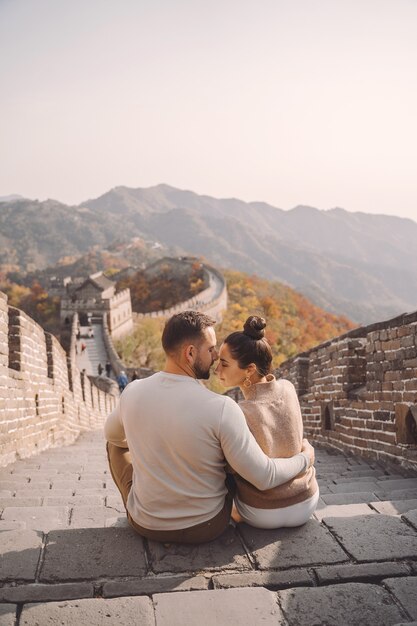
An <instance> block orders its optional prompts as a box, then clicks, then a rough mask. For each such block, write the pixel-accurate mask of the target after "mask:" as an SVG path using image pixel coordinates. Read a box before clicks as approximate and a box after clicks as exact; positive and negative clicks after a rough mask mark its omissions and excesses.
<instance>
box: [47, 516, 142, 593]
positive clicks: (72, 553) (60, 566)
mask: <svg viewBox="0 0 417 626" xmlns="http://www.w3.org/2000/svg"><path fill="white" fill-rule="evenodd" d="M145 571H146V564H145V554H144V547H143V541H142V538H141V537H140V536H139V535H138V534H137V533H135V531H134V530H132V529H131V528H88V529H85V530H78V529H74V530H71V529H68V530H57V531H52V532H50V533H49V534H48V537H47V544H46V548H45V559H44V563H43V566H42V569H41V573H40V577H39V578H40V580H41V581H42V582H58V581H71V580H80V579H84V580H95V579H98V578H103V577H106V578H114V577H116V576H143V575H144V574H145Z"/></svg>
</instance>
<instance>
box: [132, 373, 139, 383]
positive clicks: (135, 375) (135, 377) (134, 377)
mask: <svg viewBox="0 0 417 626" xmlns="http://www.w3.org/2000/svg"><path fill="white" fill-rule="evenodd" d="M137 379H138V373H137V371H136V370H133V373H132V378H131V381H132V383H133V381H134V380H137Z"/></svg>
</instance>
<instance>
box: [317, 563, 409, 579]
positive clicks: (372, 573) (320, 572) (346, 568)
mask: <svg viewBox="0 0 417 626" xmlns="http://www.w3.org/2000/svg"><path fill="white" fill-rule="evenodd" d="M315 572H316V575H317V579H318V581H319V584H320V585H326V584H329V583H338V582H343V581H344V582H347V581H352V582H353V581H355V582H365V581H371V580H376V579H379V580H381V579H382V578H386V577H387V576H407V575H408V574H409V573H410V572H409V569H408V567H407V566H406V565H405V564H404V563H395V562H392V561H391V562H385V563H355V564H354V565H343V564H342V565H329V566H327V567H319V568H317V569H315Z"/></svg>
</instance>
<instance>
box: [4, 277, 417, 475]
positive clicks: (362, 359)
mask: <svg viewBox="0 0 417 626" xmlns="http://www.w3.org/2000/svg"><path fill="white" fill-rule="evenodd" d="M207 271H208V272H209V273H210V274H211V276H214V279H213V278H211V279H210V286H209V288H207V289H205V291H204V292H202V293H201V294H199V295H198V296H197V297H195V298H194V299H192V300H187V301H186V302H183V303H180V304H178V305H177V306H176V307H173V308H172V309H169V310H166V311H158V312H154V313H152V314H149V316H151V317H168V316H170V315H172V314H173V313H176V312H178V311H180V310H185V309H186V308H200V309H202V310H205V311H206V312H207V313H209V314H211V315H213V316H215V317H216V318H217V319H219V316H220V315H221V310H222V309H223V310H224V309H225V308H226V306H227V289H226V284H225V281H224V278H223V277H222V275H221V274H220V273H219V272H218V271H217V270H215V269H214V268H212V267H207ZM76 325H77V317H76V315H75V316H73V318H72V326H71V331H70V337H69V340H68V342H67V344H68V345H67V353H66V352H65V350H64V349H63V348H62V346H61V345H60V344H59V342H58V341H57V339H55V337H53V336H52V335H49V334H48V333H45V332H44V331H43V329H42V328H40V327H39V326H38V325H37V324H36V323H35V322H34V321H33V320H31V319H30V318H29V317H28V316H27V315H25V314H24V313H23V312H22V311H19V310H18V309H15V308H13V307H9V306H8V305H7V299H6V296H5V295H4V294H1V293H0V340H1V341H0V407H1V409H2V411H1V412H2V420H1V424H0V429H1V430H0V465H6V464H7V463H10V462H12V461H14V460H15V459H16V458H17V457H26V456H30V455H32V454H35V453H36V452H38V451H40V450H43V449H45V448H47V447H49V446H58V445H65V444H68V443H71V442H72V441H74V439H75V438H76V437H77V436H78V434H79V433H80V432H81V431H83V430H89V429H93V428H96V427H97V426H99V425H101V424H102V422H103V420H104V418H105V416H106V415H107V413H108V412H109V411H110V410H111V409H112V407H113V406H114V403H115V400H116V396H115V395H114V391H112V390H111V389H110V388H109V389H106V387H105V386H104V388H103V385H102V384H100V381H99V380H98V379H97V378H95V377H93V376H86V375H85V373H83V372H82V371H80V370H79V369H78V368H77V366H76V354H75V351H76V349H75V332H76ZM103 339H104V343H105V345H106V350H107V354H108V356H109V360H110V362H111V365H112V368H113V371H114V373H115V374H116V375H117V373H119V372H120V370H121V369H124V365H123V363H122V362H121V361H120V359H119V357H118V355H117V353H116V351H115V349H114V347H113V342H112V335H111V332H110V330H109V327H108V323H107V319H106V317H105V316H104V318H103ZM277 375H278V376H284V377H286V378H288V379H290V380H291V381H292V382H293V383H294V385H295V387H296V389H297V392H298V395H299V398H300V403H301V407H302V412H303V417H304V424H305V432H306V435H307V436H308V437H309V438H310V439H311V440H314V441H317V442H319V443H322V444H325V445H326V446H330V447H334V448H337V449H339V450H344V451H350V452H353V453H356V454H360V455H362V456H365V457H369V458H375V459H381V460H390V461H392V460H396V461H399V462H401V463H403V464H407V465H409V466H414V467H417V313H412V314H407V315H406V314H405V315H401V316H399V317H396V318H394V319H392V320H388V321H385V322H381V323H377V324H372V325H370V326H366V327H361V328H356V329H354V330H352V331H350V332H348V333H346V334H345V335H342V336H340V337H336V338H334V339H332V340H330V341H327V342H326V343H323V344H321V345H319V346H316V347H314V348H312V349H311V350H309V351H308V352H305V353H302V354H298V355H296V356H294V357H293V358H292V359H289V360H288V361H286V362H285V363H283V364H282V365H281V367H280V368H279V370H278V371H277ZM231 395H233V394H231Z"/></svg>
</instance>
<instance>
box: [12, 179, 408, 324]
mask: <svg viewBox="0 0 417 626" xmlns="http://www.w3.org/2000/svg"><path fill="white" fill-rule="evenodd" d="M0 233H1V235H0V244H1V249H0V263H3V264H4V263H15V264H17V265H21V266H24V267H26V268H28V266H30V265H32V266H36V267H45V266H46V265H52V264H55V263H56V262H57V261H58V259H59V258H60V257H61V256H63V255H68V254H70V255H71V254H76V253H77V252H78V254H82V253H84V252H86V251H87V250H88V249H89V248H90V247H91V246H93V245H95V244H98V245H100V246H103V247H105V246H108V245H109V244H110V243H111V242H112V241H114V240H115V239H119V240H121V241H123V240H124V241H127V240H128V239H130V238H131V237H134V236H141V237H143V238H145V239H150V240H153V241H159V242H161V243H162V244H164V245H165V246H168V247H169V248H170V249H171V250H172V251H173V252H176V253H191V254H197V255H203V256H204V257H206V258H207V259H208V260H209V261H211V262H213V263H214V264H216V265H218V266H220V267H229V268H236V269H240V270H242V271H245V272H248V273H253V274H258V275H260V276H264V277H266V278H269V279H276V280H280V281H283V282H286V283H288V284H290V285H292V286H293V287H295V288H296V289H298V290H300V291H302V292H303V293H305V294H306V295H308V297H309V298H310V299H312V300H313V301H314V302H316V303H317V304H319V305H320V306H326V308H328V309H329V310H331V311H332V312H337V313H344V314H346V315H348V316H350V317H351V318H352V319H355V320H357V321H359V322H370V321H374V320H376V319H382V318H384V317H389V316H390V315H395V314H397V313H401V312H404V311H406V310H413V309H416V308H417V251H416V249H415V241H416V240H417V223H416V222H414V221H412V220H410V219H404V218H397V217H390V216H385V215H370V214H366V213H349V212H347V211H345V210H344V209H340V208H335V209H331V210H329V211H320V210H318V209H315V208H313V207H307V206H298V207H295V208H294V209H292V210H290V211H284V210H282V209H279V208H275V207H273V206H271V205H268V204H267V203H262V202H249V203H247V202H243V201H241V200H238V199H235V198H230V199H216V198H212V197H210V196H200V195H198V194H196V193H194V192H191V191H182V190H179V189H176V188H174V187H170V186H168V185H158V186H156V187H151V188H148V189H130V188H128V187H116V188H114V189H112V190H110V191H109V192H107V193H105V194H103V195H102V196H100V197H99V198H96V199H92V200H88V201H86V202H84V203H82V204H81V205H79V206H78V207H68V206H66V205H63V204H61V203H59V202H56V201H50V200H49V201H46V202H36V201H28V200H21V201H13V202H10V203H9V204H8V203H2V204H1V207H0Z"/></svg>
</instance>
